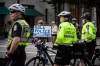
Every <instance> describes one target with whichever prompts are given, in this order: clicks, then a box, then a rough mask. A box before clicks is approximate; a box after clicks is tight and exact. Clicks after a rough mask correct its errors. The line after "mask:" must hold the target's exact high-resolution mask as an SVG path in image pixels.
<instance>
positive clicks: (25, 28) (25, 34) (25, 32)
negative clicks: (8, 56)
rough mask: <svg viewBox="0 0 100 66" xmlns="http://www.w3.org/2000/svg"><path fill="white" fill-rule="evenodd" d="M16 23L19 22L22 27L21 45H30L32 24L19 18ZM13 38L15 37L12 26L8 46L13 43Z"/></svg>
mask: <svg viewBox="0 0 100 66" xmlns="http://www.w3.org/2000/svg"><path fill="white" fill-rule="evenodd" d="M15 23H19V24H20V25H21V27H22V31H21V40H20V42H19V46H28V39H29V37H30V32H31V28H30V26H29V25H28V23H27V22H26V21H25V20H17V21H16V22H15ZM15 23H14V24H15ZM14 24H13V26H14ZM12 40H13V38H12V28H11V29H10V31H9V36H8V46H9V45H10V44H11V43H12Z"/></svg>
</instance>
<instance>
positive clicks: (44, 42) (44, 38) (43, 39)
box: [35, 20, 48, 64]
mask: <svg viewBox="0 0 100 66" xmlns="http://www.w3.org/2000/svg"><path fill="white" fill-rule="evenodd" d="M37 26H44V21H43V20H38V22H37ZM36 39H37V40H38V43H36V44H35V46H36V47H37V49H38V50H41V45H39V44H43V45H44V46H45V44H46V37H37V38H36ZM43 56H44V59H45V62H46V64H48V58H47V55H46V54H45V53H43Z"/></svg>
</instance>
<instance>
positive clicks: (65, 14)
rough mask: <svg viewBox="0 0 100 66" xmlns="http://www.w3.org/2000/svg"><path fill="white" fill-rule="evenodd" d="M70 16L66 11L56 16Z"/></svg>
mask: <svg viewBox="0 0 100 66" xmlns="http://www.w3.org/2000/svg"><path fill="white" fill-rule="evenodd" d="M69 15H71V12H68V11H62V12H61V13H60V14H58V16H59V17H60V16H69Z"/></svg>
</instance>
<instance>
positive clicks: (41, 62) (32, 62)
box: [25, 57, 45, 66]
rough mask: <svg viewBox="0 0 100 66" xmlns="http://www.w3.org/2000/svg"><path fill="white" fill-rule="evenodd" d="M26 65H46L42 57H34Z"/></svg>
mask: <svg viewBox="0 0 100 66" xmlns="http://www.w3.org/2000/svg"><path fill="white" fill-rule="evenodd" d="M25 66H45V61H44V59H43V58H42V57H34V58H32V59H30V60H29V61H28V62H27V63H26V65H25Z"/></svg>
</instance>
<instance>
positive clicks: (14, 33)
mask: <svg viewBox="0 0 100 66" xmlns="http://www.w3.org/2000/svg"><path fill="white" fill-rule="evenodd" d="M9 11H10V18H11V20H12V22H13V25H12V27H11V29H10V31H9V36H8V42H7V44H8V46H7V52H6V56H5V58H6V59H7V60H10V62H9V64H10V66H25V61H26V52H25V47H26V46H28V39H29V37H30V31H31V28H30V26H29V24H28V23H27V22H26V21H25V20H24V18H23V17H24V13H25V7H23V6H22V5H21V4H12V5H11V6H10V7H9Z"/></svg>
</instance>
